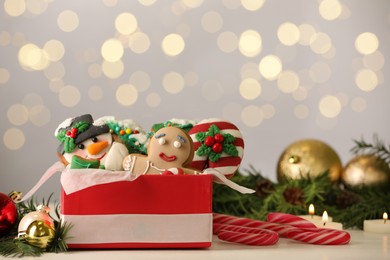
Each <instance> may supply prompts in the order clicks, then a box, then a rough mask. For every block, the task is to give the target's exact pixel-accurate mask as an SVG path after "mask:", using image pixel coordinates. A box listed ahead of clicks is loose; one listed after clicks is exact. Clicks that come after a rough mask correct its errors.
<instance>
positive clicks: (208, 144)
mask: <svg viewBox="0 0 390 260" xmlns="http://www.w3.org/2000/svg"><path fill="white" fill-rule="evenodd" d="M195 138H196V140H198V141H199V142H200V143H202V145H201V146H200V147H199V148H198V150H197V151H196V155H198V156H207V157H208V158H209V160H210V161H211V162H216V161H218V160H219V158H221V156H222V152H224V153H226V154H228V155H230V156H238V150H237V148H236V147H235V146H234V144H233V142H234V141H235V140H236V138H235V137H234V136H233V135H231V134H228V133H221V130H220V129H219V128H218V127H217V126H216V125H214V124H213V125H211V126H210V127H209V129H208V131H207V132H199V133H197V134H196V135H195Z"/></svg>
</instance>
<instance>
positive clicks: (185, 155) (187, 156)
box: [123, 126, 196, 174]
mask: <svg viewBox="0 0 390 260" xmlns="http://www.w3.org/2000/svg"><path fill="white" fill-rule="evenodd" d="M147 154H148V155H147V156H146V155H143V154H129V155H128V156H126V157H125V159H124V160H123V168H124V169H125V170H126V171H130V172H131V173H136V174H183V173H186V174H195V173H196V171H195V170H193V169H190V168H188V165H189V163H190V162H191V161H192V158H193V156H194V148H193V143H192V139H191V138H190V137H189V135H188V134H187V133H186V132H185V131H184V130H183V129H180V128H178V127H173V126H169V127H163V128H161V129H159V130H158V131H157V132H156V133H155V134H154V135H153V136H152V137H151V138H150V140H149V145H148V153H147Z"/></svg>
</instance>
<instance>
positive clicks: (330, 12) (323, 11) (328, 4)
mask: <svg viewBox="0 0 390 260" xmlns="http://www.w3.org/2000/svg"><path fill="white" fill-rule="evenodd" d="M318 9H319V12H320V15H321V16H322V18H324V19H325V20H329V21H332V20H335V19H337V18H338V17H339V16H340V15H341V14H342V11H343V6H342V5H341V4H340V2H339V0H322V1H321V3H320V6H319V8H318Z"/></svg>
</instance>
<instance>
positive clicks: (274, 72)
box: [259, 55, 283, 80]
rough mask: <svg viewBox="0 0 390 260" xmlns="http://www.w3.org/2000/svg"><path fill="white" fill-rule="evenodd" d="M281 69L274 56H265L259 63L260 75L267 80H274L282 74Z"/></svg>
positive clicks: (278, 60) (279, 62) (281, 66)
mask: <svg viewBox="0 0 390 260" xmlns="http://www.w3.org/2000/svg"><path fill="white" fill-rule="evenodd" d="M282 69H283V65H282V61H281V60H280V59H279V57H277V56H275V55H267V56H265V57H263V58H262V59H261V61H260V63H259V71H260V74H261V75H262V76H263V77H264V78H266V79H268V80H274V79H276V78H277V77H278V76H279V74H280V73H281V72H282Z"/></svg>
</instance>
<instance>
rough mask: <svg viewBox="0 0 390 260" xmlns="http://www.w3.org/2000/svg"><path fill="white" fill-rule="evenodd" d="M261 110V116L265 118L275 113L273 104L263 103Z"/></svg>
mask: <svg viewBox="0 0 390 260" xmlns="http://www.w3.org/2000/svg"><path fill="white" fill-rule="evenodd" d="M261 111H262V112H263V117H264V118H265V119H270V118H272V117H274V116H275V114H276V109H275V106H273V105H272V104H264V105H263V106H262V107H261Z"/></svg>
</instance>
